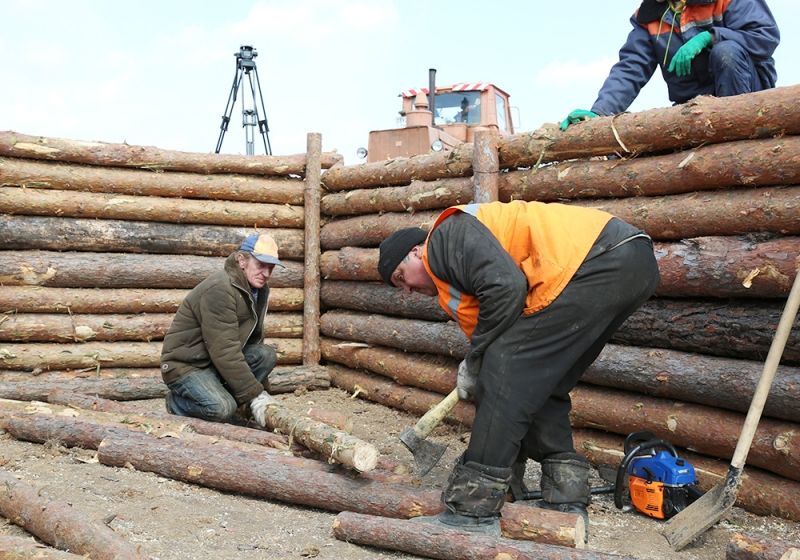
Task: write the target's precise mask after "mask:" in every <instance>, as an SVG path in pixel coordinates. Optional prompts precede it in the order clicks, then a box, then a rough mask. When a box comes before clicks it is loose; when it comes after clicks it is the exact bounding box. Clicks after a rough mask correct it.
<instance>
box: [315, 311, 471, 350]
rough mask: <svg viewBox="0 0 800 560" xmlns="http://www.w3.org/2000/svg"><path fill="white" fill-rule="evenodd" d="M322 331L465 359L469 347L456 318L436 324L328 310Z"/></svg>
mask: <svg viewBox="0 0 800 560" xmlns="http://www.w3.org/2000/svg"><path fill="white" fill-rule="evenodd" d="M320 332H321V333H322V334H323V335H325V336H330V337H333V338H339V339H342V340H348V341H356V342H366V343H368V344H377V345H380V346H389V347H391V348H399V349H400V350H407V351H410V352H427V353H430V354H441V355H444V356H453V357H455V358H459V359H460V358H463V357H464V356H465V355H466V353H467V350H468V348H469V342H468V341H467V337H466V336H464V333H462V332H461V330H460V329H459V328H458V327H457V326H456V324H455V323H454V322H452V321H450V322H448V323H433V322H430V321H420V320H416V319H398V318H396V317H386V316H385V315H372V314H367V313H358V312H355V311H341V310H333V311H328V312H327V313H325V314H324V315H322V317H321V318H320Z"/></svg>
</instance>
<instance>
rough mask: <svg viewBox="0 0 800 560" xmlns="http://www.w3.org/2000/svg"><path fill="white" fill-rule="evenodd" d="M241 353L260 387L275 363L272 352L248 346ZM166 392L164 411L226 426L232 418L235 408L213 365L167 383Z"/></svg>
mask: <svg viewBox="0 0 800 560" xmlns="http://www.w3.org/2000/svg"><path fill="white" fill-rule="evenodd" d="M242 353H243V354H244V359H245V360H246V361H247V365H248V366H250V370H251V371H252V372H253V375H254V376H255V378H256V379H257V380H258V382H259V383H262V384H263V383H264V381H266V379H267V376H268V375H269V373H270V372H271V371H272V368H274V367H275V364H276V363H277V360H278V358H277V356H276V354H275V350H274V349H273V348H271V347H270V346H265V345H263V344H251V345H249V346H245V347H244V350H243V351H242ZM167 388H168V389H169V393H168V394H167V397H166V406H167V411H168V412H169V413H171V414H177V415H178V416H192V417H194V418H202V419H203V420H208V421H210V422H225V421H226V420H229V419H230V418H232V417H233V415H234V413H235V412H236V409H237V407H238V405H237V403H236V399H234V398H233V395H231V393H230V392H229V391H228V389H227V387H226V384H225V381H224V380H223V379H222V376H221V375H220V374H219V373H218V372H217V369H216V368H215V367H214V366H213V365H212V366H210V367H207V368H205V369H196V370H194V371H192V372H191V373H189V374H187V375H184V376H183V377H181V378H180V379H178V380H176V381H174V382H172V383H169V384H168V385H167Z"/></svg>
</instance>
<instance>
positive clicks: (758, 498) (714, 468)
mask: <svg viewBox="0 0 800 560" xmlns="http://www.w3.org/2000/svg"><path fill="white" fill-rule="evenodd" d="M573 439H574V440H575V449H576V450H577V451H578V453H581V454H582V455H584V456H586V458H587V459H589V461H591V462H592V463H593V464H595V465H611V466H613V467H615V468H616V466H617V465H619V463H620V461H621V460H622V456H623V442H624V439H625V438H623V437H622V436H617V435H613V434H607V433H604V432H600V431H596V430H580V429H576V430H574V431H573ZM678 453H679V454H680V456H681V457H683V458H685V459H686V460H688V461H689V462H690V463H691V464H692V465H693V466H694V468H695V472H696V474H697V478H698V480H699V486H700V489H701V490H702V491H703V492H707V491H708V490H710V489H711V488H712V487H714V486H715V485H716V484H718V483H720V482H723V481H724V480H725V478H726V477H727V475H728V468H729V467H730V463H727V462H724V461H720V460H717V459H711V458H709V457H705V456H703V455H698V454H697V453H692V452H691V451H687V450H683V449H678ZM736 505H737V506H739V507H741V508H744V509H746V510H747V511H750V512H752V513H755V514H757V515H775V516H778V517H783V518H784V519H790V520H792V521H800V483H797V482H795V481H794V480H788V479H786V478H783V477H780V476H777V475H774V474H772V473H768V472H766V471H763V470H761V469H759V468H757V467H746V468H745V470H744V473H743V474H742V485H741V486H740V488H739V492H738V493H737V494H736Z"/></svg>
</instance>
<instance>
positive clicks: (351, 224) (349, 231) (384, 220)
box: [320, 164, 440, 250]
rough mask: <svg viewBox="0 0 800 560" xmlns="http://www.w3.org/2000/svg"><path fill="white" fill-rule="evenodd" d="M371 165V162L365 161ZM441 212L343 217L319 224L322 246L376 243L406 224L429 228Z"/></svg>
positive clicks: (371, 245) (336, 246)
mask: <svg viewBox="0 0 800 560" xmlns="http://www.w3.org/2000/svg"><path fill="white" fill-rule="evenodd" d="M368 165H372V164H368ZM439 214H440V212H429V211H425V212H417V213H416V214H407V213H406V214H400V213H397V212H387V213H386V214H368V215H365V216H358V217H355V218H343V219H339V220H334V221H331V222H328V223H327V224H325V225H324V226H322V231H321V233H320V235H321V237H320V240H321V242H322V248H323V249H325V250H330V249H341V248H342V247H346V246H350V247H352V246H355V247H377V246H378V245H379V244H380V242H381V241H383V240H384V239H385V238H386V237H388V236H389V235H391V234H392V233H394V232H395V231H397V230H399V229H403V228H407V227H421V228H422V229H425V230H427V229H430V227H431V226H432V225H433V222H434V220H436V218H437V217H438V216H439Z"/></svg>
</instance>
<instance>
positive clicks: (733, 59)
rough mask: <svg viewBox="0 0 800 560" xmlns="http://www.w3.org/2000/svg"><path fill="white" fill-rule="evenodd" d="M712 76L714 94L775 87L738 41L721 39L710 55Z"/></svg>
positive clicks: (723, 94) (709, 62)
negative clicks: (760, 72) (757, 67)
mask: <svg viewBox="0 0 800 560" xmlns="http://www.w3.org/2000/svg"><path fill="white" fill-rule="evenodd" d="M708 65H709V71H710V73H711V76H712V77H713V78H714V95H716V96H717V97H727V96H729V95H739V94H741V93H751V92H754V91H762V90H765V89H769V88H771V87H775V84H774V83H771V78H770V77H769V76H768V75H766V74H765V75H764V76H761V75H760V74H759V72H758V70H757V69H756V66H755V63H754V62H753V58H752V57H751V56H750V53H748V52H747V51H746V50H745V48H744V47H743V46H741V45H740V44H739V43H737V42H736V41H720V42H719V43H717V44H715V45H714V46H713V47H712V49H711V51H710V53H709V56H708Z"/></svg>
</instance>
